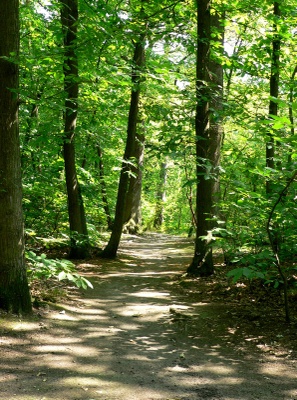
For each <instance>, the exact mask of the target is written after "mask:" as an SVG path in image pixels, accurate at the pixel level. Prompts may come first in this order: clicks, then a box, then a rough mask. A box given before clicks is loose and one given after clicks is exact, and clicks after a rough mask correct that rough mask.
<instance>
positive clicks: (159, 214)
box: [154, 162, 167, 229]
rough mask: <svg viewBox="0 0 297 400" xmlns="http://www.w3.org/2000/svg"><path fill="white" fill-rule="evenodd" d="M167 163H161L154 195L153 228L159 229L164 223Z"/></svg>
mask: <svg viewBox="0 0 297 400" xmlns="http://www.w3.org/2000/svg"><path fill="white" fill-rule="evenodd" d="M166 180H167V163H166V162H163V163H161V168H160V176H159V183H158V190H157V193H156V200H157V201H156V208H155V218H154V228H155V229H161V227H162V225H163V221H164V203H165V200H166V189H165V188H166Z"/></svg>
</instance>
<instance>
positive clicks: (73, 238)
mask: <svg viewBox="0 0 297 400" xmlns="http://www.w3.org/2000/svg"><path fill="white" fill-rule="evenodd" d="M61 3H62V8H61V22H62V29H63V34H64V56H65V59H64V66H63V70H64V90H65V95H66V100H65V115H64V123H65V125H64V142H63V154H64V163H65V176H66V187H67V196H68V215H69V226H70V254H69V256H70V258H75V259H80V258H86V257H87V256H88V253H89V247H90V245H89V237H88V230H87V224H86V218H85V211H84V204H83V198H82V195H81V190H80V185H79V181H78V178H77V172H76V165H75V145H74V137H75V128H76V120H77V99H78V60H77V55H76V51H75V46H76V36H77V21H78V5H77V0H61Z"/></svg>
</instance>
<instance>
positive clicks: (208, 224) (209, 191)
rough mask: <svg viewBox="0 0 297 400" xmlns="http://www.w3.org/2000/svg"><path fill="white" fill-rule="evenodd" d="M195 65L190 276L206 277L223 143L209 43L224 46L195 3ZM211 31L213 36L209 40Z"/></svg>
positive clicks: (201, 2) (218, 85) (200, 2)
mask: <svg viewBox="0 0 297 400" xmlns="http://www.w3.org/2000/svg"><path fill="white" fill-rule="evenodd" d="M197 6H198V7H197V11H198V16H197V38H198V43H197V61H196V118H195V131H196V176H197V195H196V210H197V211H196V213H197V216H196V219H197V229H196V239H195V253H194V257H193V260H192V263H191V264H190V266H189V267H188V269H187V272H188V273H189V274H191V275H197V276H209V275H211V274H213V272H214V266H213V256H212V234H211V231H212V229H213V228H214V226H215V217H216V215H218V209H217V200H218V194H219V163H220V149H221V141H222V125H221V118H220V113H221V110H222V90H223V70H222V66H221V65H220V64H219V63H218V62H216V61H215V60H214V59H213V58H212V56H211V40H212V41H216V42H218V44H219V45H223V34H222V33H223V32H222V28H221V24H220V17H219V15H218V14H217V13H214V14H211V9H210V8H211V1H209V0H197ZM212 28H215V36H214V37H212Z"/></svg>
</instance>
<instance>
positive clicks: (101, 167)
mask: <svg viewBox="0 0 297 400" xmlns="http://www.w3.org/2000/svg"><path fill="white" fill-rule="evenodd" d="M96 149H97V155H98V159H99V161H98V169H99V181H100V188H101V194H102V202H103V209H104V212H105V215H106V222H107V227H108V229H109V230H112V227H113V223H112V219H111V214H110V209H109V203H108V197H107V189H106V183H105V173H104V165H103V154H102V149H101V146H100V143H99V142H97V144H96Z"/></svg>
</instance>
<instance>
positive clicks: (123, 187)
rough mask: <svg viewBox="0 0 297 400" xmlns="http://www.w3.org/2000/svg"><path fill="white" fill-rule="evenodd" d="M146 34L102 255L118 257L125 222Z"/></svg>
mask: <svg viewBox="0 0 297 400" xmlns="http://www.w3.org/2000/svg"><path fill="white" fill-rule="evenodd" d="M144 46H145V34H142V35H140V39H139V41H138V42H136V43H135V47H134V55H133V65H132V92H131V101H130V110H129V117H128V128H127V140H126V148H125V153H124V158H123V163H122V168H121V174H120V182H119V188H118V196H117V203H116V211H115V218H114V224H113V229H112V233H111V237H110V239H109V242H108V244H107V246H106V247H105V249H104V250H103V252H102V257H106V258H114V257H116V254H117V251H118V247H119V244H120V240H121V235H122V231H123V226H124V222H125V209H126V199H127V193H128V189H129V182H130V177H131V163H133V155H134V148H135V139H136V125H137V120H138V110H139V98H140V81H141V71H142V68H143V66H144V62H145V50H144V49H145V47H144Z"/></svg>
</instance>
